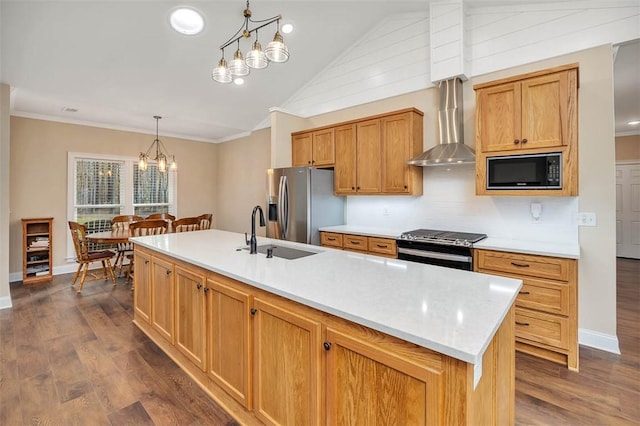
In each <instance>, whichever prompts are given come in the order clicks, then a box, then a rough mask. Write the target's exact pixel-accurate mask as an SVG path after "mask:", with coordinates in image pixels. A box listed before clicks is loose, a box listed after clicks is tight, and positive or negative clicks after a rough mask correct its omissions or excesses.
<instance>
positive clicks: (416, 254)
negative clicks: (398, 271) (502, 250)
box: [396, 229, 487, 271]
mask: <svg viewBox="0 0 640 426" xmlns="http://www.w3.org/2000/svg"><path fill="white" fill-rule="evenodd" d="M484 238H487V235H486V234H472V233H468V232H452V231H440V230H435V229H416V230H413V231H409V232H404V233H403V234H402V235H400V238H399V239H398V240H397V241H396V243H397V246H398V259H403V260H410V261H413V262H420V263H427V264H430V265H438V266H446V267H449V268H455V269H464V270H467V271H472V270H473V250H472V248H473V244H474V243H477V242H478V241H480V240H482V239H484Z"/></svg>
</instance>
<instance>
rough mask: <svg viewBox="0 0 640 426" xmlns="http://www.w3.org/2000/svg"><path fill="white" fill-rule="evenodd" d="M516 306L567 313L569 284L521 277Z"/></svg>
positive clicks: (552, 312)
mask: <svg viewBox="0 0 640 426" xmlns="http://www.w3.org/2000/svg"><path fill="white" fill-rule="evenodd" d="M516 306H519V307H522V308H529V309H534V310H537V311H543V312H548V313H550V314H559V315H565V316H566V315H569V285H568V284H563V283H556V282H553V281H546V280H538V279H535V278H523V280H522V288H521V289H520V293H519V294H518V298H517V299H516Z"/></svg>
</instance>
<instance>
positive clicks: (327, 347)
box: [322, 342, 331, 351]
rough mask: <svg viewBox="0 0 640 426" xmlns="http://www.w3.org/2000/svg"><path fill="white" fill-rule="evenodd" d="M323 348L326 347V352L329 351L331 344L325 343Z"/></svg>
mask: <svg viewBox="0 0 640 426" xmlns="http://www.w3.org/2000/svg"><path fill="white" fill-rule="evenodd" d="M322 346H324V350H325V351H328V350H329V349H331V342H324V343H323V344H322Z"/></svg>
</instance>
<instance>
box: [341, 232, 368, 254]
mask: <svg viewBox="0 0 640 426" xmlns="http://www.w3.org/2000/svg"><path fill="white" fill-rule="evenodd" d="M342 247H343V248H345V249H348V250H358V251H367V250H368V244H367V237H363V236H361V235H343V236H342Z"/></svg>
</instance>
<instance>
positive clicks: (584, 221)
mask: <svg viewBox="0 0 640 426" xmlns="http://www.w3.org/2000/svg"><path fill="white" fill-rule="evenodd" d="M576 221H577V222H578V226H597V220H596V214H595V213H590V212H580V213H578V215H577V217H576Z"/></svg>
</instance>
